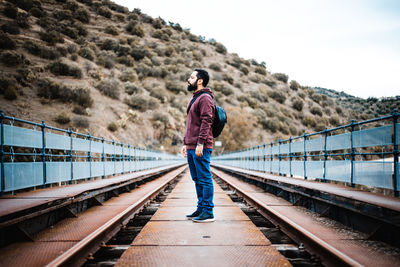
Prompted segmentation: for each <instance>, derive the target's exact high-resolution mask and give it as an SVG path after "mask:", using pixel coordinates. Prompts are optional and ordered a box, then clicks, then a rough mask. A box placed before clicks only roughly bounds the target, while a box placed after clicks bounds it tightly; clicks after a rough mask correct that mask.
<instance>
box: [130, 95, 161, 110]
mask: <svg viewBox="0 0 400 267" xmlns="http://www.w3.org/2000/svg"><path fill="white" fill-rule="evenodd" d="M124 102H125V104H127V105H128V106H130V107H131V108H133V109H137V110H139V111H142V112H144V111H146V110H148V109H156V108H157V107H158V106H159V105H160V101H159V100H158V99H155V98H154V97H151V96H146V95H142V94H135V95H132V96H130V97H127V98H125V100H124Z"/></svg>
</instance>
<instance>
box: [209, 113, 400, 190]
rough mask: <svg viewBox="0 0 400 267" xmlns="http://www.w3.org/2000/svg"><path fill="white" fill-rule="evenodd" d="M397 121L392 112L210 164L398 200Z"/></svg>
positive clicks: (229, 155)
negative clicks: (386, 193) (383, 192)
mask: <svg viewBox="0 0 400 267" xmlns="http://www.w3.org/2000/svg"><path fill="white" fill-rule="evenodd" d="M398 118H399V113H398V112H397V110H395V111H394V112H393V113H392V114H391V115H389V116H385V117H380V118H375V119H371V120H367V121H362V122H355V121H352V122H351V123H350V124H347V125H343V126H339V127H337V128H333V129H325V130H323V131H320V132H316V133H312V134H304V135H302V136H297V137H294V138H289V139H286V140H279V141H277V142H274V143H270V144H263V145H260V146H254V147H251V148H246V149H242V150H239V151H234V152H230V153H225V154H222V155H218V156H215V157H213V158H212V160H213V161H214V162H216V163H219V164H221V165H228V166H234V167H239V168H244V169H249V170H256V171H262V172H269V173H275V174H279V175H288V176H290V177H293V176H296V177H303V178H304V179H308V178H313V179H321V180H323V181H327V180H333V181H340V182H345V183H349V184H350V185H351V186H355V184H359V185H366V186H372V187H379V188H385V189H391V190H393V192H394V195H395V196H399V189H400V175H399V140H400V123H399V122H398ZM377 124H379V125H377ZM388 157H389V158H388ZM391 157H393V158H391Z"/></svg>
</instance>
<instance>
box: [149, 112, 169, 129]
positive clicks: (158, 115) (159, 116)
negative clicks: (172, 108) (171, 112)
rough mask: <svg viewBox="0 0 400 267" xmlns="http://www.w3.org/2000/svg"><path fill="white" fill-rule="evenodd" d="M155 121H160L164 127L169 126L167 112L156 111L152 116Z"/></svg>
mask: <svg viewBox="0 0 400 267" xmlns="http://www.w3.org/2000/svg"><path fill="white" fill-rule="evenodd" d="M152 119H153V121H159V122H161V123H162V124H163V126H164V127H168V125H169V123H170V122H169V116H168V115H167V114H166V113H165V112H161V111H155V112H154V113H153V116H152Z"/></svg>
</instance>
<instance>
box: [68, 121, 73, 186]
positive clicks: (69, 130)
mask: <svg viewBox="0 0 400 267" xmlns="http://www.w3.org/2000/svg"><path fill="white" fill-rule="evenodd" d="M68 136H69V140H70V143H69V162H70V163H71V180H69V184H72V180H73V179H74V164H73V162H72V130H71V128H68Z"/></svg>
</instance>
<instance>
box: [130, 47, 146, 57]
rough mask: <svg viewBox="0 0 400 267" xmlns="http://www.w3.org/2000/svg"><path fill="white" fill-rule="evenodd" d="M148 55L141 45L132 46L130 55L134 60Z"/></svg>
mask: <svg viewBox="0 0 400 267" xmlns="http://www.w3.org/2000/svg"><path fill="white" fill-rule="evenodd" d="M147 55H148V51H147V50H146V48H145V47H143V46H135V47H133V48H132V52H131V56H132V57H133V58H134V59H135V60H141V59H143V58H144V57H145V56H147Z"/></svg>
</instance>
